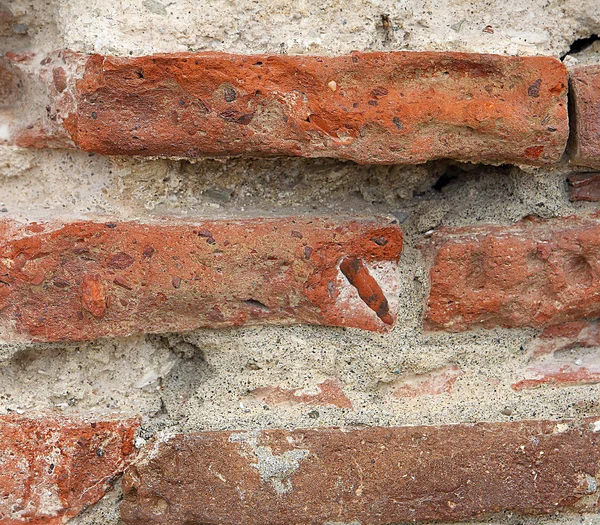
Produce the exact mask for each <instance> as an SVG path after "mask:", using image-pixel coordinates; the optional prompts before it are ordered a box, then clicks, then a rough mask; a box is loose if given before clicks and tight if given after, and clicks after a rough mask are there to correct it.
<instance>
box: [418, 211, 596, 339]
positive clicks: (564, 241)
mask: <svg viewBox="0 0 600 525" xmlns="http://www.w3.org/2000/svg"><path fill="white" fill-rule="evenodd" d="M422 247H423V250H424V252H425V254H426V258H427V260H428V265H429V267H430V270H429V281H430V282H429V285H430V286H429V288H430V290H429V298H428V300H427V307H426V312H425V327H426V328H428V329H430V330H450V331H461V330H466V329H469V328H477V327H482V328H493V327H520V326H530V327H538V328H539V327H545V326H549V325H552V324H558V323H562V322H566V321H573V320H577V319H580V318H591V317H597V316H598V315H599V314H600V280H598V279H597V275H598V274H599V273H600V267H599V266H598V265H599V261H600V221H599V220H598V219H597V218H595V217H589V218H585V217H569V218H564V219H563V218H557V219H549V220H540V219H534V218H526V219H524V220H522V221H520V222H518V223H516V224H514V225H512V226H493V225H492V226H477V227H467V228H455V229H452V228H442V229H440V230H439V231H437V232H436V233H434V234H433V235H431V236H430V237H429V238H428V239H426V240H425V241H424V242H423V244H422Z"/></svg>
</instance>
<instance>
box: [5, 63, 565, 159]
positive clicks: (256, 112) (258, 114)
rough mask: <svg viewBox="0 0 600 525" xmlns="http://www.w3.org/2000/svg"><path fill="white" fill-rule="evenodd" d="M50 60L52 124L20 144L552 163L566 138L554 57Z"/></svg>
mask: <svg viewBox="0 0 600 525" xmlns="http://www.w3.org/2000/svg"><path fill="white" fill-rule="evenodd" d="M47 60H48V62H47V63H46V64H45V65H44V68H45V69H44V68H43V70H42V73H41V76H42V78H43V81H44V82H45V83H46V84H47V85H48V86H49V88H48V91H49V94H50V101H49V103H48V108H49V109H48V112H47V113H48V115H50V116H49V117H47V116H46V115H44V116H41V115H36V116H35V118H32V119H30V122H27V123H26V127H25V128H24V129H23V128H19V126H22V124H20V123H19V124H18V125H17V127H16V128H15V129H13V137H14V141H15V142H16V143H17V144H18V145H21V146H37V147H43V146H52V145H59V146H60V145H62V146H63V147H64V146H65V145H68V144H70V145H71V146H76V147H79V148H81V149H84V150H86V151H94V152H100V153H105V154H119V155H159V156H169V157H202V156H210V157H214V156H229V155H253V156H274V155H294V156H302V157H335V158H341V159H350V160H353V161H356V162H359V163H384V164H395V163H408V164H416V163H422V162H426V161H428V160H431V159H437V158H453V159H458V160H462V161H471V162H486V163H505V162H509V163H522V164H548V163H552V162H556V161H558V160H559V159H560V157H561V155H562V153H563V151H564V148H565V145H566V141H567V137H568V122H567V112H566V92H567V73H566V69H565V67H564V66H563V65H562V64H561V62H560V61H558V60H556V59H554V58H551V57H503V56H496V55H480V54H467V53H435V52H425V53H408V52H389V53H382V52H377V53H358V52H357V53H353V54H352V55H348V56H340V57H315V56H286V55H251V56H247V55H230V54H224V53H215V52H209V53H197V54H172V55H155V56H145V57H135V58H132V57H106V56H98V55H93V56H89V57H88V56H84V55H75V54H74V53H68V52H67V53H63V54H62V55H60V56H55V55H52V56H51V57H49V58H48V59H47ZM35 61H36V64H37V63H39V57H38V58H36V59H35ZM23 67H24V66H23ZM58 68H60V69H58ZM57 71H58V73H57ZM65 72H67V74H68V78H65ZM32 74H33V73H32ZM36 74H37V73H36ZM57 78H58V83H57ZM36 119H37V120H36ZM57 123H59V124H60V123H62V127H60V126H58V127H57ZM65 129H66V130H67V131H68V133H67V132H66V131H65Z"/></svg>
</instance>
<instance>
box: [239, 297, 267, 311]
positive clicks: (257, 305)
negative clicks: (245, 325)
mask: <svg viewBox="0 0 600 525" xmlns="http://www.w3.org/2000/svg"><path fill="white" fill-rule="evenodd" d="M244 303H246V304H247V305H248V306H251V307H253V308H260V309H261V310H270V308H269V307H268V306H267V305H265V304H263V303H261V302H260V301H257V300H256V299H247V300H245V301H244Z"/></svg>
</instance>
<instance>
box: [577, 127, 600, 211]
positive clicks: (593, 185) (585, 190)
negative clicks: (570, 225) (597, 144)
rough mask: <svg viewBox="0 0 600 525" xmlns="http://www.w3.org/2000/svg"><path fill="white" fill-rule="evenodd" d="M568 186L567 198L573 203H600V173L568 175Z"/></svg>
mask: <svg viewBox="0 0 600 525" xmlns="http://www.w3.org/2000/svg"><path fill="white" fill-rule="evenodd" d="M599 137H600V135H599ZM599 140H600V139H599ZM569 186H570V195H569V198H570V199H571V201H573V202H575V201H589V202H597V201H600V173H576V174H574V175H570V176H569Z"/></svg>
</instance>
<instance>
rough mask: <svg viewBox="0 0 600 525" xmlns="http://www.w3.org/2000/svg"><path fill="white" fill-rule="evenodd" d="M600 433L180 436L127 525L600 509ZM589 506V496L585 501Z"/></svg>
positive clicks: (156, 452)
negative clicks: (597, 501)
mask: <svg viewBox="0 0 600 525" xmlns="http://www.w3.org/2000/svg"><path fill="white" fill-rule="evenodd" d="M597 428H598V424H597V422H596V421H584V422H581V423H574V422H565V423H556V422H549V421H542V422H539V421H538V422H534V421H524V422H517V423H497V424H492V423H480V424H475V425H455V426H441V427H404V428H380V427H374V428H365V429H360V430H356V429H355V430H351V429H339V428H319V429H308V430H294V431H287V430H265V431H255V432H252V431H251V432H241V431H240V432H206V433H199V434H189V435H177V436H174V437H171V438H169V439H168V440H165V441H159V442H156V443H150V444H148V446H147V449H146V451H145V452H144V453H142V457H141V458H140V459H139V461H138V462H137V463H136V465H135V466H132V467H130V468H129V469H128V470H127V471H126V473H125V475H124V477H123V491H124V500H123V503H122V505H121V516H122V519H123V521H124V522H125V523H127V524H128V525H151V524H165V525H166V524H168V525H175V524H176V525H183V524H186V523H245V524H248V525H259V524H263V523H270V524H272V525H287V524H289V523H296V524H298V525H300V524H311V525H312V524H325V523H369V524H371V525H378V524H387V523H398V522H405V521H413V520H414V521H420V520H447V521H457V520H462V519H468V518H473V517H477V516H481V515H485V514H492V513H495V512H499V511H509V512H516V513H521V514H527V513H534V514H544V513H554V512H556V511H557V510H560V509H563V508H565V507H569V508H577V507H579V508H581V507H582V506H586V505H588V503H590V502H592V501H593V500H594V497H593V496H592V495H595V492H596V480H595V476H596V475H597V465H598V461H599V460H600V433H597V432H596V430H597ZM586 496H592V497H591V498H587V502H586V500H582V498H585V497H586Z"/></svg>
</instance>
